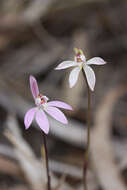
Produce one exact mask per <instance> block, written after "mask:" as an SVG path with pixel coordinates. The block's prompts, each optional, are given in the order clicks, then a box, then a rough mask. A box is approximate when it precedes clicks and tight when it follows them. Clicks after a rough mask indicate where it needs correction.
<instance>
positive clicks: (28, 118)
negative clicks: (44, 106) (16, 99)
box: [24, 108, 37, 129]
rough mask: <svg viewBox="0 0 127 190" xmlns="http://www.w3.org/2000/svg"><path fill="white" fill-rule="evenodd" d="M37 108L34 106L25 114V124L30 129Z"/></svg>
mask: <svg viewBox="0 0 127 190" xmlns="http://www.w3.org/2000/svg"><path fill="white" fill-rule="evenodd" d="M36 110H37V109H36V108H32V109H30V110H28V111H27V112H26V114H25V117H24V124H25V128H26V129H28V128H29V127H30V125H31V123H32V121H33V119H34V115H35V113H36Z"/></svg>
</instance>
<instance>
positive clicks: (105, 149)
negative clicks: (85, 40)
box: [91, 86, 126, 190]
mask: <svg viewBox="0 0 127 190" xmlns="http://www.w3.org/2000/svg"><path fill="white" fill-rule="evenodd" d="M125 91H126V87H124V86H119V87H117V88H115V89H112V90H110V91H108V93H107V95H106V96H105V97H104V99H103V101H102V103H101V104H100V105H99V107H98V109H97V111H96V115H95V128H94V130H93V131H92V135H91V140H92V144H91V153H92V157H91V158H92V162H93V165H94V168H95V171H96V175H97V177H98V179H99V182H100V185H101V186H102V187H103V188H104V189H105V190H116V189H119V190H125V189H126V186H125V184H124V182H123V180H122V177H121V175H120V170H119V168H118V166H117V165H116V164H115V159H114V154H113V147H112V142H111V139H110V132H111V119H112V111H113V108H114V105H115V103H116V102H117V101H118V99H119V98H120V97H121V96H122V95H123V94H124V93H125Z"/></svg>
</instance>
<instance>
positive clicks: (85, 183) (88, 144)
mask: <svg viewBox="0 0 127 190" xmlns="http://www.w3.org/2000/svg"><path fill="white" fill-rule="evenodd" d="M82 72H83V76H84V79H85V81H86V85H87V91H88V115H87V143H86V151H85V157H84V167H83V183H84V190H87V180H86V176H87V169H88V162H89V149H90V120H91V96H90V88H89V85H88V82H87V79H86V75H85V72H84V71H82Z"/></svg>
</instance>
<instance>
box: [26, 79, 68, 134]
mask: <svg viewBox="0 0 127 190" xmlns="http://www.w3.org/2000/svg"><path fill="white" fill-rule="evenodd" d="M30 89H31V92H32V95H33V98H34V101H35V105H36V107H34V108H31V109H30V110H28V111H27V113H26V114H25V117H24V124H25V128H26V129H28V128H29V127H30V125H31V123H32V121H33V119H34V118H35V119H36V122H37V124H38V125H39V127H40V128H41V129H42V130H43V132H44V133H45V134H48V132H49V122H48V119H47V116H46V114H45V112H46V113H48V114H49V115H50V116H52V117H53V118H55V119H56V120H58V121H59V122H61V123H63V124H67V123H68V121H67V118H66V117H65V115H64V114H63V113H62V112H61V111H60V110H59V109H58V108H63V109H66V110H72V107H71V106H70V105H68V104H66V103H64V102H61V101H50V102H48V100H49V99H48V98H47V96H43V95H42V94H40V92H39V88H38V84H37V81H36V79H35V78H34V77H33V76H30Z"/></svg>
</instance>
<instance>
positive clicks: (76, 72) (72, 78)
mask: <svg viewBox="0 0 127 190" xmlns="http://www.w3.org/2000/svg"><path fill="white" fill-rule="evenodd" d="M80 70H81V69H80V67H76V68H74V69H73V70H72V71H71V72H70V75H69V85H70V88H72V87H73V86H74V85H75V84H76V82H77V80H78V76H79V72H80Z"/></svg>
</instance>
